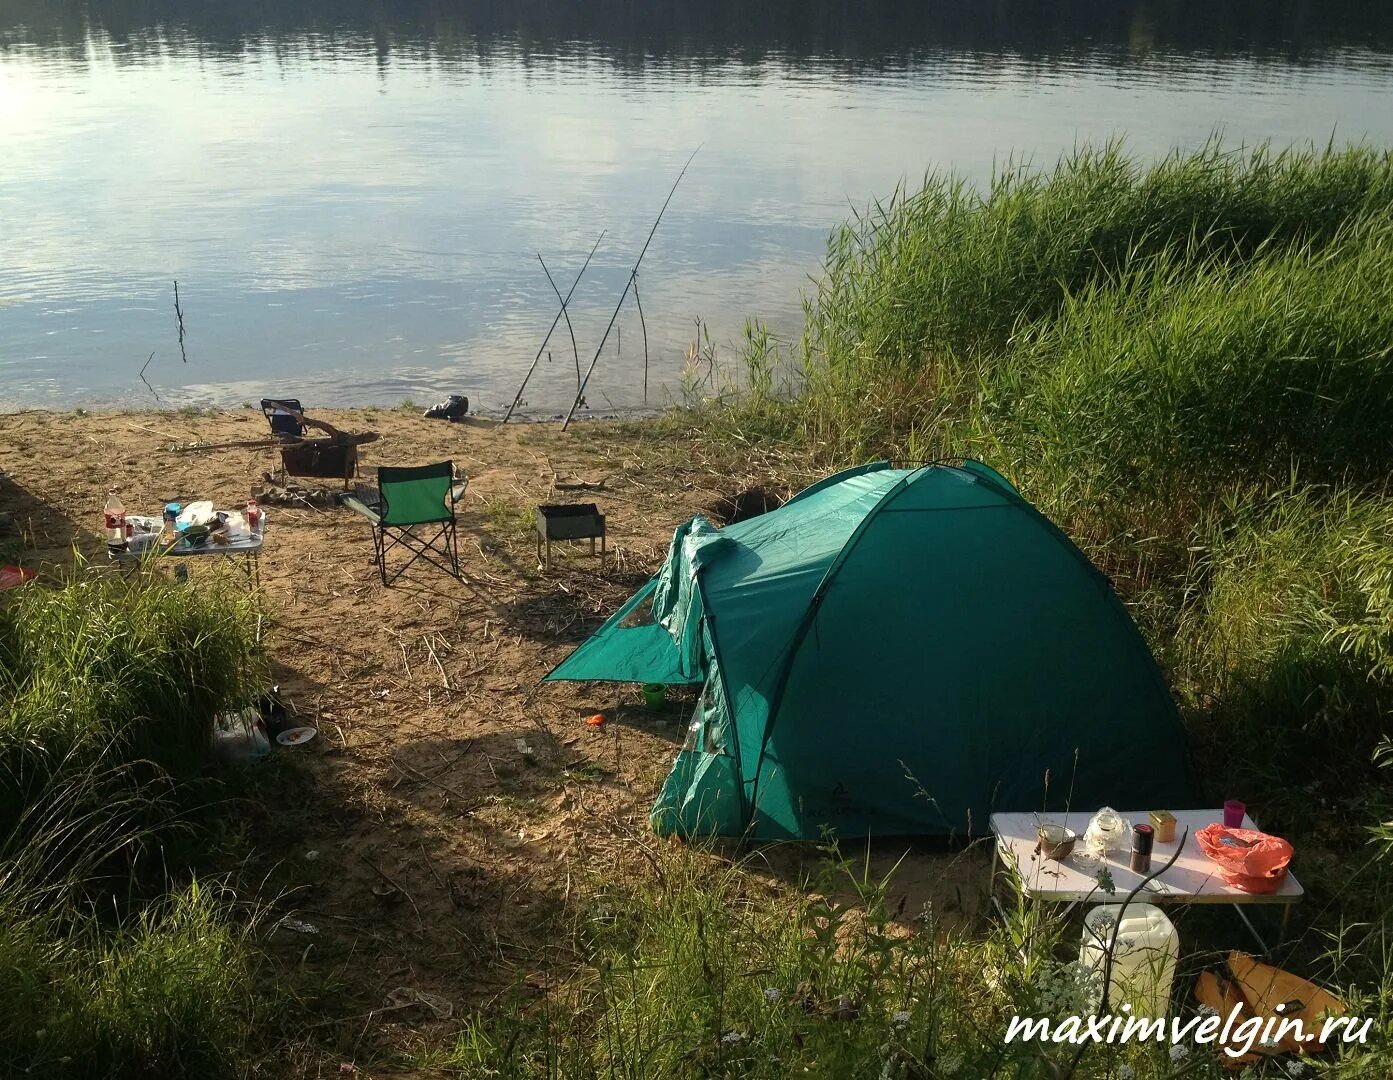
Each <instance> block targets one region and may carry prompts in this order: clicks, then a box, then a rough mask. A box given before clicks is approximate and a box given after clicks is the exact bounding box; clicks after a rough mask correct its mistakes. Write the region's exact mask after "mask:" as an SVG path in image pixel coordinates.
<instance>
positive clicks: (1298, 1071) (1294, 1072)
mask: <svg viewBox="0 0 1393 1080" xmlns="http://www.w3.org/2000/svg"><path fill="white" fill-rule="evenodd" d="M1287 1075H1288V1076H1305V1075H1306V1066H1305V1064H1304V1063H1303V1062H1300V1061H1293V1062H1292V1063H1291V1064H1289V1065H1288V1066H1287Z"/></svg>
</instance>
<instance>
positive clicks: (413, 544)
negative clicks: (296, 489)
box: [339, 461, 469, 585]
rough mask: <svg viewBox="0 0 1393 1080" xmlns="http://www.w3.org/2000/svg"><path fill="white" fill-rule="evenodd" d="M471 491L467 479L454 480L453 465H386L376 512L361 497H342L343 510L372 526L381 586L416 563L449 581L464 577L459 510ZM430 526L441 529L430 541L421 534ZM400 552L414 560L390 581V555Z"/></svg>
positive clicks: (379, 482)
mask: <svg viewBox="0 0 1393 1080" xmlns="http://www.w3.org/2000/svg"><path fill="white" fill-rule="evenodd" d="M468 485H469V480H468V478H467V477H466V478H463V479H460V480H456V479H455V471H454V465H453V463H452V462H449V461H441V462H438V463H436V464H434V465H415V466H409V467H405V468H398V467H393V466H390V465H383V466H382V467H381V468H379V469H378V470H377V493H376V494H377V506H376V507H371V506H369V505H368V504H367V503H366V502H365V501H364V500H363V498H362V497H361V496H360V495H356V494H355V495H342V496H340V497H339V501H340V502H341V503H342V504H343V505H344V506H346V507H348V508H349V509H350V510H352V511H354V512H355V513H358V514H362V515H363V516H364V517H365V518H367V519H368V520H369V521H370V522H372V526H373V530H372V540H373V554H374V556H375V558H376V560H377V572H378V573H379V574H380V575H381V577H382V584H383V585H390V584H392V582H394V581H396V580H397V578H399V577H400V576H401V575H402V573H403V572H404V571H405V570H406V568H407V567H409V566H410V565H411V564H412V563H414V562H416V561H417V560H418V559H423V560H424V561H426V562H428V563H430V564H431V565H432V566H434V567H435V568H436V569H437V570H443V571H445V573H447V574H449V575H450V576H451V577H459V576H460V568H459V543H458V540H457V538H456V535H455V505H456V504H457V503H458V502H459V501H460V500H461V499H463V498H464V492H465V489H466V488H467V487H468ZM369 497H370V496H369ZM432 525H434V526H437V528H436V529H435V531H434V533H431V534H430V535H426V534H425V533H424V532H418V531H417V529H418V528H420V527H422V526H426V527H429V526H432ZM427 531H428V530H427ZM396 547H404V548H406V549H407V550H408V551H411V552H413V553H414V554H412V556H411V557H410V558H409V559H407V561H406V562H405V563H404V564H402V565H401V566H400V567H398V568H397V569H396V570H395V571H394V572H393V573H392V575H391V576H390V577H388V575H387V553H388V552H389V551H391V550H392V549H393V548H396Z"/></svg>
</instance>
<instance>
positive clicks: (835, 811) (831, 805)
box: [827, 780, 859, 817]
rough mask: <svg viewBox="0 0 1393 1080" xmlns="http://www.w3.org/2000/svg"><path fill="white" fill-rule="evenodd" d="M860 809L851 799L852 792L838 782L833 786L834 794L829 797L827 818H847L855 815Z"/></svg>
mask: <svg viewBox="0 0 1393 1080" xmlns="http://www.w3.org/2000/svg"><path fill="white" fill-rule="evenodd" d="M858 809H859V807H858V806H857V805H856V804H855V802H854V801H853V800H852V798H851V790H850V789H849V788H848V787H847V786H846V785H845V784H843V783H842V782H841V781H840V780H838V781H837V782H836V783H835V784H833V785H832V792H831V794H830V795H828V796H827V816H828V817H845V816H846V815H847V814H853V813H855V812H856V811H857V810H858Z"/></svg>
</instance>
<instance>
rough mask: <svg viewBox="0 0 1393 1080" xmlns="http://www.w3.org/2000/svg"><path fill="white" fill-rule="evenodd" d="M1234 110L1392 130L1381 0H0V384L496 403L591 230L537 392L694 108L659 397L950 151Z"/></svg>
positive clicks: (565, 361) (649, 216)
mask: <svg viewBox="0 0 1393 1080" xmlns="http://www.w3.org/2000/svg"><path fill="white" fill-rule="evenodd" d="M389 12H390V13H389ZM1215 130H1220V131H1222V132H1223V133H1224V134H1225V136H1226V137H1227V138H1228V139H1229V141H1230V142H1232V143H1234V144H1239V143H1245V142H1246V143H1251V142H1254V141H1257V140H1262V139H1272V140H1273V141H1274V142H1275V143H1278V144H1288V143H1292V142H1306V141H1312V140H1314V141H1316V142H1320V143H1324V142H1325V141H1326V140H1327V139H1329V138H1330V137H1331V136H1332V134H1333V135H1334V137H1335V138H1336V139H1337V140H1339V141H1344V140H1357V139H1367V140H1369V141H1371V142H1374V143H1378V144H1391V143H1393V4H1388V3H1386V2H1385V0H1366V2H1355V0H1347V2H1341V0H1297V2H1284V0H1267V2H1262V3H1258V2H1247V3H1225V2H1223V0H1214V2H1210V3H1204V4H1200V3H1187V2H1182V0H1168V2H1148V0H1112V2H1108V3H1080V2H1070V0H1052V2H1051V3H1048V4H1045V3H1040V2H1038V0H994V2H982V3H974V2H964V0H954V2H951V3H938V2H936V0H903V2H888V0H840V2H837V0H682V2H677V0H651V2H648V3H635V2H632V0H586V2H583V3H581V2H576V0H518V2H516V3H511V4H500V3H497V2H485V0H455V2H446V0H434V2H425V0H414V2H413V0H399V2H396V3H392V4H381V3H376V2H375V3H365V2H361V0H340V2H329V0H297V2H295V3H286V2H276V0H240V2H235V3H228V2H226V0H182V2H176V0H128V2H127V0H108V2H103V3H95V2H93V3H81V2H74V0H0V405H3V406H6V407H14V406H30V405H40V406H52V407H70V406H73V405H76V404H79V403H81V404H111V403H128V404H136V403H145V404H153V403H154V401H155V397H154V396H152V395H158V398H159V401H160V402H162V403H164V404H167V405H182V404H215V403H216V404H234V405H235V404H237V403H239V402H242V401H249V400H254V399H256V398H259V397H261V396H263V395H265V394H284V395H291V394H293V395H296V396H299V397H301V398H302V399H304V400H305V401H306V403H317V404H325V405H328V404H396V403H398V402H401V401H402V400H403V399H414V400H416V401H427V400H434V399H435V398H437V397H439V396H441V395H442V394H444V393H448V392H458V393H466V394H468V395H469V396H470V398H471V401H472V402H473V403H474V404H475V405H476V406H477V407H482V408H485V409H498V408H501V407H504V406H506V405H507V403H508V402H509V401H510V400H511V399H512V397H513V394H514V391H515V390H516V388H517V384H518V382H519V380H520V379H521V377H522V374H523V373H524V372H525V371H526V369H527V367H528V365H529V364H530V363H531V362H532V359H533V357H534V355H536V353H537V350H538V348H539V346H540V345H541V342H542V338H543V336H544V335H545V333H546V331H547V328H548V326H549V325H550V324H551V321H552V319H553V316H554V315H555V314H556V311H557V310H558V304H557V302H556V298H555V296H554V294H553V293H552V290H551V286H550V285H549V284H548V282H547V278H546V276H545V274H544V273H543V270H542V267H541V265H540V264H539V261H538V254H539V253H540V255H541V256H542V258H543V259H545V260H546V264H547V266H548V268H549V269H550V270H551V272H552V274H553V276H554V277H555V278H556V282H557V285H558V286H559V288H560V289H561V291H562V292H563V293H564V292H565V291H566V290H567V289H568V288H569V287H570V282H571V280H572V278H573V277H574V275H575V274H576V272H577V271H578V270H579V268H580V266H581V264H582V263H583V262H584V260H585V256H586V253H587V251H589V249H590V247H591V245H592V243H593V242H594V241H595V239H596V237H597V236H599V235H600V233H601V232H602V231H603V232H604V239H603V241H602V243H601V245H600V247H599V249H598V251H597V253H596V255H595V258H594V261H593V262H592V264H591V266H590V269H589V271H588V272H587V273H586V275H585V277H584V278H583V280H582V281H581V283H580V285H579V287H578V288H577V289H576V292H575V297H574V299H573V300H572V303H571V314H572V323H573V329H574V334H575V339H576V346H575V349H574V351H573V347H572V342H571V336H570V333H569V332H568V330H567V327H566V324H565V323H564V322H563V323H562V324H561V325H560V326H559V327H558V329H557V332H556V333H555V334H554V335H553V337H552V339H551V342H550V344H549V346H548V349H549V352H550V357H549V358H548V356H546V355H544V356H543V357H542V360H541V363H540V364H539V365H538V370H537V374H536V376H534V378H533V380H532V382H531V384H530V386H529V387H528V391H527V393H526V395H525V406H526V409H527V410H528V411H530V412H532V413H533V414H548V413H551V412H554V411H557V410H563V409H565V408H566V406H567V405H568V404H569V402H570V400H571V398H572V396H573V395H574V393H575V386H576V370H575V369H576V354H579V357H580V362H581V364H582V366H587V365H588V364H589V363H590V360H591V357H592V356H593V355H594V353H595V350H596V348H597V346H598V345H599V344H600V340H601V338H602V336H603V334H604V332H605V328H606V325H607V323H608V321H609V319H610V315H611V312H612V311H613V310H614V305H615V303H616V302H617V300H618V298H619V295H620V292H621V290H622V289H623V287H624V284H625V281H626V279H627V278H628V274H629V270H630V267H631V266H632V264H633V261H634V259H635V258H636V257H637V255H638V251H639V249H640V248H641V247H642V245H643V242H644V238H645V236H646V234H647V232H648V230H649V228H650V226H651V224H652V222H653V219H654V216H655V215H656V213H657V211H658V208H659V206H660V205H661V204H662V201H663V199H664V197H665V196H666V194H667V191H668V188H669V187H670V185H671V184H672V182H673V180H674V178H675V177H676V176H677V173H678V171H679V170H680V169H681V167H682V164H683V162H684V161H686V159H687V158H688V156H689V155H690V154H691V153H692V151H693V150H694V149H696V148H697V147H698V146H699V147H700V148H701V149H700V152H699V153H698V154H697V156H696V158H695V160H694V161H693V162H692V165H691V168H690V170H689V172H688V173H687V175H686V178H685V179H684V180H683V181H682V184H681V186H680V187H679V189H678V191H677V194H676V196H675V197H674V199H673V202H672V205H671V207H670V209H669V210H668V212H667V216H666V217H665V218H664V220H663V222H662V225H661V228H660V229H659V231H658V233H657V235H656V237H655V239H654V241H653V244H652V247H651V248H650V249H649V251H648V254H647V257H646V258H645V259H644V261H643V264H642V268H641V270H640V272H639V275H638V287H639V289H638V291H639V298H640V300H641V302H642V308H643V319H642V321H641V320H640V318H639V313H638V309H637V307H636V305H635V304H634V302H633V299H632V297H631V298H630V299H629V301H628V302H626V304H625V305H624V307H623V309H622V310H621V312H620V315H619V317H618V319H617V320H616V323H615V329H614V332H613V333H611V335H610V337H609V340H608V342H607V343H606V345H605V348H604V350H603V354H602V355H601V356H600V359H599V362H598V364H597V365H596V369H595V376H594V379H593V381H592V383H591V385H590V390H589V392H588V394H587V400H588V402H589V404H590V406H591V407H592V408H595V409H599V410H604V409H609V408H611V407H612V408H615V409H621V408H632V407H635V406H641V405H642V404H643V403H644V400H645V399H644V390H643V378H644V374H643V371H644V355H645V349H644V333H645V331H646V335H647V354H648V358H649V376H648V379H649V383H648V394H647V402H648V403H649V404H650V405H659V404H662V403H663V402H664V401H665V400H667V399H668V396H669V395H677V394H679V393H680V389H679V386H680V378H681V371H682V367H683V360H684V356H685V355H686V353H687V351H688V348H689V347H690V346H691V344H692V343H693V341H694V340H696V339H697V338H698V337H700V338H701V339H702V340H703V341H708V340H709V342H710V344H711V346H712V347H714V348H715V349H716V350H717V351H718V354H719V355H721V356H724V357H726V358H728V359H729V358H733V356H734V355H735V350H736V349H737V348H738V342H739V339H740V337H741V335H742V329H743V327H744V325H745V322H746V320H747V319H750V318H755V317H758V318H759V319H762V320H764V321H765V322H766V323H767V324H768V325H769V326H770V327H771V329H772V330H773V331H774V332H775V333H776V334H778V335H784V336H787V335H792V334H796V332H797V330H798V326H799V322H800V296H801V295H802V293H803V292H805V291H806V290H807V289H808V287H809V284H810V280H811V279H812V278H813V277H814V276H815V275H816V274H817V272H818V267H819V262H820V257H821V254H822V252H823V248H824V244H825V241H826V237H827V234H828V231H829V230H830V229H831V228H832V227H833V226H835V225H836V224H837V223H838V222H840V221H841V220H843V219H845V218H846V217H847V216H848V214H849V212H850V211H851V209H852V208H855V207H864V206H865V205H866V204H867V203H868V202H869V201H871V200H873V199H876V198H881V197H884V196H886V195H887V194H889V193H890V192H892V191H893V190H894V189H895V187H896V185H898V184H901V183H903V182H906V181H908V182H909V183H911V184H913V183H914V182H915V180H916V179H918V178H920V177H922V175H923V173H924V172H925V171H926V170H941V169H954V170H957V171H959V172H961V173H963V174H965V175H967V176H969V177H971V178H972V179H974V180H976V181H979V182H981V181H985V180H987V179H988V178H989V177H990V175H991V171H992V167H993V163H994V162H999V161H1000V160H1001V159H1002V158H1004V157H1005V156H1007V155H1010V154H1017V155H1025V156H1028V157H1030V158H1031V159H1033V160H1034V161H1035V162H1037V163H1042V164H1048V163H1050V162H1052V161H1053V160H1054V159H1055V158H1056V157H1057V156H1058V155H1059V154H1061V153H1063V152H1067V151H1068V150H1069V149H1070V148H1071V147H1073V146H1074V145H1076V144H1078V143H1080V142H1083V141H1086V140H1095V141H1096V140H1103V139H1107V138H1109V137H1117V136H1123V137H1125V139H1126V141H1127V144H1128V145H1129V146H1130V147H1131V148H1132V150H1133V151H1134V152H1136V153H1137V154H1139V155H1144V156H1152V155H1156V154H1160V153H1164V152H1165V151H1167V150H1168V149H1170V148H1171V147H1175V146H1180V147H1193V146H1196V145H1198V144H1200V143H1202V142H1203V141H1204V140H1205V139H1206V138H1207V137H1208V136H1209V135H1210V133H1211V132H1213V131H1215ZM176 279H177V280H178V282H179V294H180V303H181V307H182V310H183V321H184V329H185V340H184V346H183V354H182V355H181V349H180V344H179V340H178V326H177V321H176V316H175V311H174V304H173V289H172V282H173V281H175V280H176ZM151 354H153V357H152V356H151ZM185 357H186V359H185ZM142 368H143V369H144V376H145V380H146V381H145V382H143V381H142V380H141V377H140V375H141V371H142ZM146 382H148V383H149V386H148V387H147V385H146Z"/></svg>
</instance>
